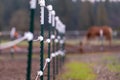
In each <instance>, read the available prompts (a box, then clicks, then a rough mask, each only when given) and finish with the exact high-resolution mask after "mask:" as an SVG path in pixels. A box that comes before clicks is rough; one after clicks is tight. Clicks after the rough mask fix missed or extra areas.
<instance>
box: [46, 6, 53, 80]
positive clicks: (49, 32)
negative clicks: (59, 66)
mask: <svg viewBox="0 0 120 80" xmlns="http://www.w3.org/2000/svg"><path fill="white" fill-rule="evenodd" d="M47 9H48V23H49V26H48V27H49V28H48V39H49V40H50V42H48V58H49V59H50V53H51V23H52V13H51V12H52V5H48V6H47ZM47 77H48V78H47V80H50V62H49V63H48V74H47Z"/></svg>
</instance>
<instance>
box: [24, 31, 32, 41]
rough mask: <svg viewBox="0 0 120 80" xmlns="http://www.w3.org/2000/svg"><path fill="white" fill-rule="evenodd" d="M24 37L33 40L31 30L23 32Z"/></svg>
mask: <svg viewBox="0 0 120 80" xmlns="http://www.w3.org/2000/svg"><path fill="white" fill-rule="evenodd" d="M24 37H25V38H26V39H27V40H28V41H31V40H33V34H32V33H31V32H26V33H25V34H24Z"/></svg>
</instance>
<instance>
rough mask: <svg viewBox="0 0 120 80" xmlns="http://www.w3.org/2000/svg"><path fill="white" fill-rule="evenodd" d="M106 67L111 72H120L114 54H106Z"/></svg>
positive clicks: (119, 65)
mask: <svg viewBox="0 0 120 80" xmlns="http://www.w3.org/2000/svg"><path fill="white" fill-rule="evenodd" d="M105 60H106V61H107V68H108V70H110V71H112V72H120V62H119V59H118V58H117V57H115V56H106V58H105Z"/></svg>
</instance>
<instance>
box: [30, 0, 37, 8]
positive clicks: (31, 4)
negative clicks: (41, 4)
mask: <svg viewBox="0 0 120 80" xmlns="http://www.w3.org/2000/svg"><path fill="white" fill-rule="evenodd" d="M36 2H37V1H36V0H30V8H31V9H35V8H36Z"/></svg>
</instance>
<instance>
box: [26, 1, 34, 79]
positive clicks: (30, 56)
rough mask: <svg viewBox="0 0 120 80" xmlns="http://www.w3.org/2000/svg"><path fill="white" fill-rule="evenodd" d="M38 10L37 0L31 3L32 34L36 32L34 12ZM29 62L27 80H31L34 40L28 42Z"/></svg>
mask: <svg viewBox="0 0 120 80" xmlns="http://www.w3.org/2000/svg"><path fill="white" fill-rule="evenodd" d="M35 8H36V0H31V1H30V29H29V31H30V32H31V33H33V32H34V11H35ZM28 43H29V47H28V61H27V74H26V80H31V63H32V40H31V41H29V42H28Z"/></svg>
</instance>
